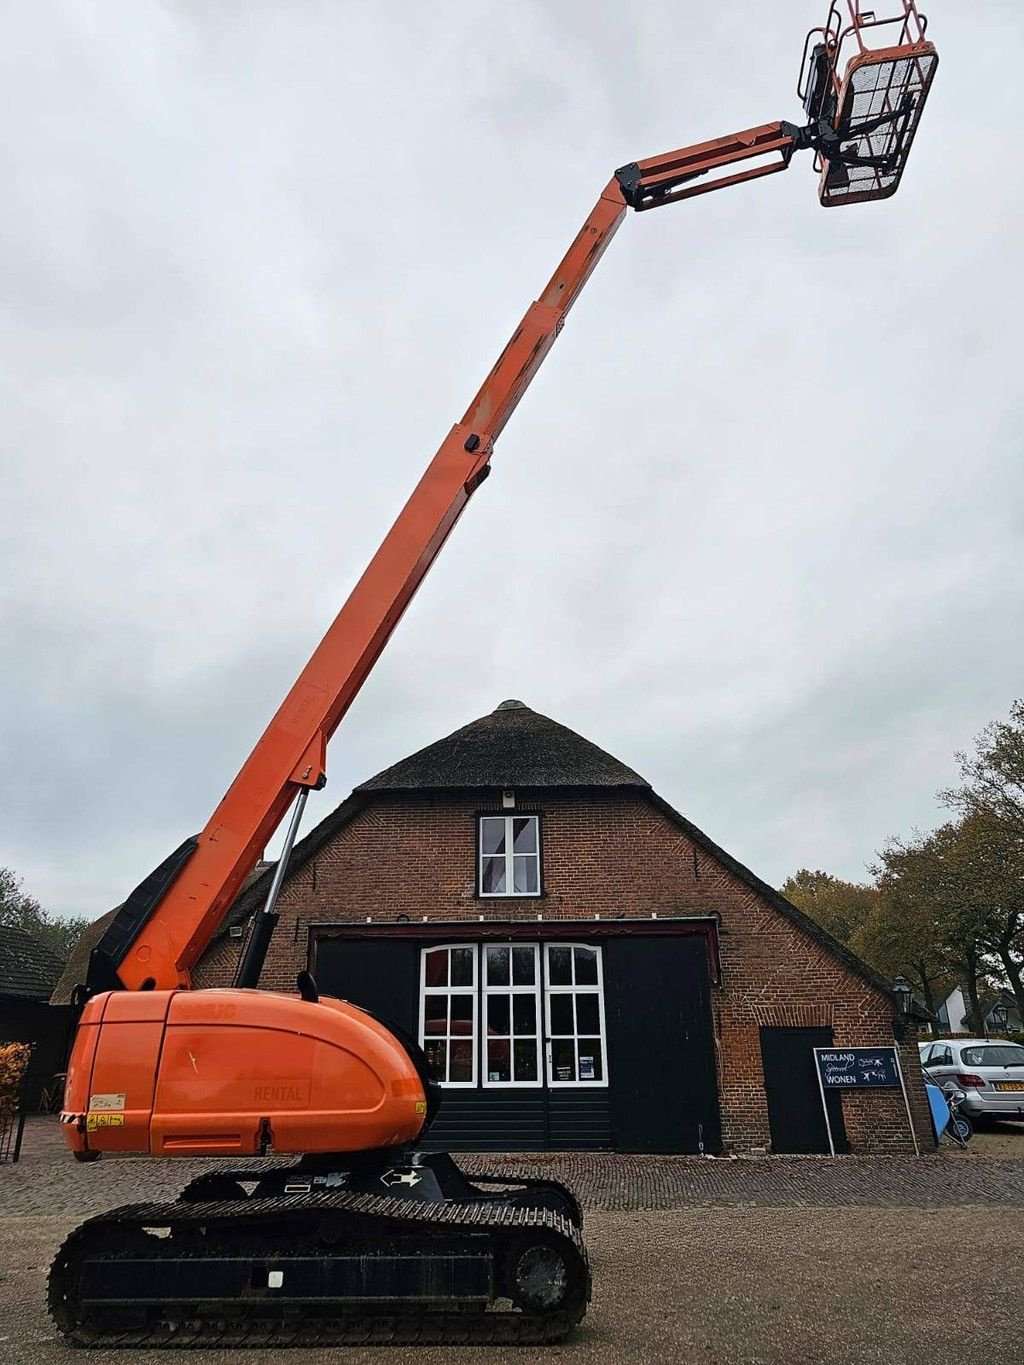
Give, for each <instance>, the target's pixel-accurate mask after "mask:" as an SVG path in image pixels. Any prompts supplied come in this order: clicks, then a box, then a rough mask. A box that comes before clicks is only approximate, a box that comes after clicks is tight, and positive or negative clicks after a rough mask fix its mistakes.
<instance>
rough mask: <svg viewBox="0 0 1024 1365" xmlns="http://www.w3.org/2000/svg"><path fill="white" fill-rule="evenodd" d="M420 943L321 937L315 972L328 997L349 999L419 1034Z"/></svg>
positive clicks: (380, 1016)
mask: <svg viewBox="0 0 1024 1365" xmlns="http://www.w3.org/2000/svg"><path fill="white" fill-rule="evenodd" d="M419 959H420V952H419V944H417V943H413V942H411V941H410V940H409V939H391V940H389V939H382V938H378V939H349V938H321V939H318V940H317V945H316V963H315V964H314V966H315V970H314V975H315V976H316V983H317V985H318V986H319V988H320V990H321V991H322V992H323V994H324V995H334V996H337V997H338V998H339V999H341V1000H348V1001H350V1002H351V1004H353V1005H358V1006H359V1007H360V1008H361V1009H365V1010H369V1011H370V1012H371V1013H372V1014H376V1015H377V1016H378V1017H379V1018H381V1019H383V1020H384V1021H385V1022H386V1021H388V1020H390V1021H391V1023H393V1024H397V1025H398V1027H399V1028H400V1029H403V1030H404V1031H405V1032H406V1033H408V1034H409V1036H410V1037H412V1038H418V1037H419V1027H420V1022H419V1018H418V1017H417V1009H418V1001H419V994H418V992H419Z"/></svg>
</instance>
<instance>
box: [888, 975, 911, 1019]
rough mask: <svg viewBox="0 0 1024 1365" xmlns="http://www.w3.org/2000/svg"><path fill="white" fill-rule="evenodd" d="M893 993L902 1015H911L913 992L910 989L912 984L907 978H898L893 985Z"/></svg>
mask: <svg viewBox="0 0 1024 1365" xmlns="http://www.w3.org/2000/svg"><path fill="white" fill-rule="evenodd" d="M892 993H893V995H894V996H895V997H896V1003H897V1004H898V1005H899V1008H900V1014H902V1015H903V1016H904V1017H906V1016H907V1015H908V1014H909V1013H910V1001H911V998H912V996H913V991H912V990H911V989H910V982H909V981H908V980H907V978H906V977H905V976H898V977H897V978H896V980H895V981H894V982H893V983H892Z"/></svg>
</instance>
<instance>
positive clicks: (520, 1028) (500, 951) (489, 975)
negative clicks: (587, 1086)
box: [480, 943, 542, 1088]
mask: <svg viewBox="0 0 1024 1365" xmlns="http://www.w3.org/2000/svg"><path fill="white" fill-rule="evenodd" d="M482 951H483V1009H484V1019H483V1027H482V1028H481V1030H480V1033H481V1038H480V1045H481V1049H482V1054H483V1055H482V1057H481V1074H482V1076H483V1083H484V1085H485V1086H488V1087H490V1086H494V1087H504V1088H510V1087H512V1086H539V1085H541V1084H542V1077H541V1070H540V946H539V945H538V944H536V943H487V944H484V946H483V950H482Z"/></svg>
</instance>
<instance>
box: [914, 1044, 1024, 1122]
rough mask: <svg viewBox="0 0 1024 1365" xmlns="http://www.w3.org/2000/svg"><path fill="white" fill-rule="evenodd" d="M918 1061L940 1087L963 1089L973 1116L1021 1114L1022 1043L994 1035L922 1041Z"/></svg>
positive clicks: (1023, 1114) (1023, 1111)
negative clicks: (994, 1036)
mask: <svg viewBox="0 0 1024 1365" xmlns="http://www.w3.org/2000/svg"><path fill="white" fill-rule="evenodd" d="M921 1064H922V1066H923V1067H924V1069H925V1071H926V1072H927V1074H928V1075H929V1076H930V1077H931V1078H932V1079H933V1080H934V1081H935V1082H936V1083H937V1084H938V1085H940V1086H942V1088H943V1090H962V1091H963V1092H964V1100H963V1104H962V1106H961V1107H962V1108H963V1110H964V1111H965V1113H967V1114H968V1115H969V1116H970V1117H971V1118H972V1119H977V1118H990V1119H998V1118H1003V1119H1020V1118H1024V1047H1021V1046H1020V1044H1019V1043H1003V1042H999V1041H998V1040H997V1039H993V1038H941V1039H940V1040H939V1041H938V1042H937V1043H927V1044H923V1045H922V1048H921Z"/></svg>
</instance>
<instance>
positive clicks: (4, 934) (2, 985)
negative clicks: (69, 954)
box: [0, 924, 60, 1001]
mask: <svg viewBox="0 0 1024 1365" xmlns="http://www.w3.org/2000/svg"><path fill="white" fill-rule="evenodd" d="M59 976H60V958H59V957H57V955H56V954H55V953H51V952H50V950H49V948H47V947H46V946H45V944H43V943H40V941H39V939H37V938H36V937H35V935H34V934H30V933H29V931H28V930H27V929H21V928H18V927H16V926H15V925H13V924H0V995H10V996H16V997H17V998H18V999H19V1000H43V1001H45V1000H48V999H49V996H50V992H51V991H52V990H53V987H54V984H55V982H56V980H57V978H58V977H59Z"/></svg>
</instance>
